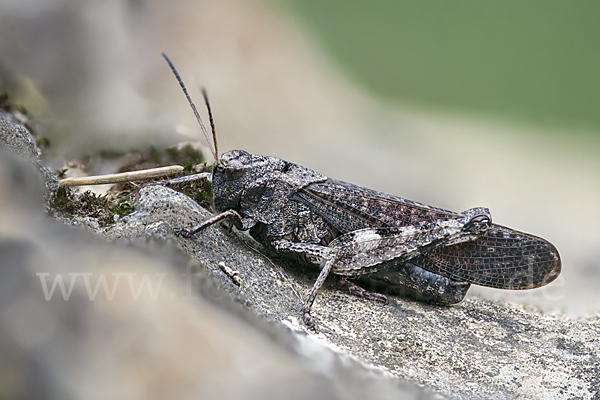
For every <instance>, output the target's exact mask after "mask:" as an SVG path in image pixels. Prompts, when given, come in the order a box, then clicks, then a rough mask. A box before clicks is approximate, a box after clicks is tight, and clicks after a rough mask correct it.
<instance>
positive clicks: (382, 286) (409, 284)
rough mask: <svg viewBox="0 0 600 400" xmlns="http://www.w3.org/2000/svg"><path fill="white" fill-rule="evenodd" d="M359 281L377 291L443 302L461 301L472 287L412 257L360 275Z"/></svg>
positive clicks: (449, 303) (448, 303) (443, 303)
mask: <svg viewBox="0 0 600 400" xmlns="http://www.w3.org/2000/svg"><path fill="white" fill-rule="evenodd" d="M359 282H360V284H361V285H362V286H366V287H368V288H373V289H375V290H377V291H378V292H383V293H385V294H396V295H400V296H404V297H409V298H413V299H415V300H418V301H422V302H424V303H430V304H436V305H441V306H450V305H453V304H457V303H460V302H461V301H462V300H463V299H464V298H465V296H466V294H467V291H468V290H469V288H470V287H471V284H470V283H468V282H460V281H455V280H452V279H449V278H446V277H443V276H441V275H438V274H435V273H433V272H429V271H427V270H424V269H423V268H420V267H418V266H417V265H415V264H413V263H411V262H410V261H409V262H395V263H391V265H390V266H389V267H387V268H386V269H384V270H381V271H377V272H374V273H371V274H369V275H365V276H362V277H360V278H359Z"/></svg>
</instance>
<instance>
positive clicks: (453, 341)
mask: <svg viewBox="0 0 600 400" xmlns="http://www.w3.org/2000/svg"><path fill="white" fill-rule="evenodd" d="M139 196H140V197H139V200H138V202H137V204H136V206H135V207H136V212H135V213H133V214H131V215H129V216H128V217H126V219H125V221H121V222H119V223H117V224H115V225H114V226H113V227H111V228H109V229H108V230H106V231H105V232H104V235H105V236H106V237H107V238H109V239H114V238H116V237H137V236H143V237H162V238H164V237H170V238H172V240H174V241H176V242H177V243H178V245H179V247H180V248H181V249H182V250H183V251H184V252H185V253H187V254H189V255H190V256H191V257H192V258H193V259H195V260H198V261H199V262H200V264H201V265H203V266H204V268H206V269H207V270H209V271H210V274H211V276H213V277H215V278H216V279H219V280H220V281H221V283H222V285H223V287H224V288H225V289H226V290H227V291H228V292H229V293H230V294H231V296H232V297H233V298H234V299H236V300H237V301H238V302H240V303H242V304H245V305H246V307H248V308H250V309H251V310H253V311H254V312H256V313H258V314H259V315H262V316H263V317H264V318H265V319H267V320H269V321H271V322H273V323H275V324H280V325H284V326H287V327H289V328H290V329H292V330H294V331H296V332H305V331H306V330H305V328H304V326H303V325H302V323H301V322H299V319H300V315H301V313H300V308H301V306H302V304H303V300H304V299H306V298H307V296H308V293H309V291H310V288H311V287H312V284H313V282H314V280H315V279H316V276H317V271H315V270H312V269H310V268H307V267H303V266H300V265H298V264H293V263H287V262H285V261H284V260H280V259H278V258H276V257H274V256H273V255H271V257H270V258H267V257H265V256H264V255H263V253H264V249H262V248H261V247H260V245H259V244H257V243H256V242H253V241H251V239H248V238H247V237H246V236H245V235H242V234H239V233H236V232H231V233H227V231H225V230H223V229H222V228H219V227H211V228H209V229H207V230H206V231H204V232H201V233H199V234H197V235H196V236H195V237H193V238H190V239H185V238H181V237H178V236H175V235H173V233H172V229H171V228H172V227H175V226H178V227H191V226H193V225H195V224H197V223H198V222H200V221H202V220H203V219H205V218H207V217H208V216H209V215H210V214H209V213H208V212H207V211H206V210H203V209H201V208H200V207H198V206H197V205H196V204H195V203H194V202H192V201H191V200H190V199H189V198H187V197H186V196H183V195H181V194H179V193H177V192H175V191H172V190H170V189H167V188H163V187H160V186H148V187H145V188H143V189H142V190H141V191H140V194H139ZM219 262H225V263H226V265H227V266H229V267H230V268H231V269H233V270H237V271H239V278H240V280H241V285H240V287H237V286H236V285H235V284H234V283H233V282H232V281H231V279H230V278H229V277H227V276H226V275H225V274H224V273H223V272H222V271H221V270H220V269H219V268H218V263H219ZM331 281H335V279H331ZM332 286H333V287H332ZM312 314H313V317H314V319H315V323H316V325H317V327H318V330H319V333H318V334H317V335H315V336H316V337H317V338H318V339H319V340H321V341H323V342H324V343H327V345H328V346H330V347H331V348H334V349H336V350H338V351H341V352H343V353H346V354H349V355H352V356H353V357H357V358H358V359H359V360H361V361H362V362H364V363H366V364H368V365H372V366H375V367H377V368H378V369H383V370H384V371H387V372H390V373H392V374H393V375H394V376H396V377H398V378H402V379H405V380H410V381H413V382H416V383H418V384H420V385H425V386H427V387H431V388H434V389H435V390H436V391H439V392H440V393H443V394H445V395H448V396H451V397H456V398H465V399H472V398H485V399H487V398H506V399H512V398H528V399H548V398H556V399H559V398H594V396H598V395H600V392H599V390H600V378H599V377H600V359H599V358H600V344H599V343H598V338H599V337H600V318H599V317H593V318H587V319H581V320H577V321H573V320H569V319H567V318H564V317H556V316H549V315H544V314H542V313H540V312H538V311H536V310H535V309H523V308H520V307H515V306H511V305H508V304H505V303H500V302H498V303H495V302H492V301H487V300H482V299H474V298H469V299H466V300H465V301H463V302H462V303H460V304H458V305H457V306H454V307H438V306H431V305H426V304H423V303H419V302H416V301H411V300H408V299H404V298H400V297H390V304H389V305H387V306H384V305H382V304H381V303H379V302H374V301H370V300H366V299H362V298H357V297H355V296H352V295H350V294H348V293H347V290H344V289H343V288H342V287H341V286H339V287H338V286H335V285H326V286H325V287H324V288H323V289H322V291H321V293H320V294H319V296H318V297H317V300H316V302H315V305H314V306H313V311H312ZM309 335H312V334H310V333H309Z"/></svg>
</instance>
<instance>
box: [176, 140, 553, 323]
mask: <svg viewBox="0 0 600 400" xmlns="http://www.w3.org/2000/svg"><path fill="white" fill-rule="evenodd" d="M212 185H213V194H214V197H215V199H214V200H215V207H216V209H217V211H220V212H221V214H219V215H217V216H216V217H214V218H211V219H210V220H208V221H205V222H204V223H203V224H201V225H200V226H198V227H196V228H194V229H192V230H184V229H180V228H178V229H177V232H178V233H181V234H183V235H184V236H190V235H192V234H194V233H196V232H198V231H200V230H202V229H204V228H206V227H208V226H210V225H212V224H214V223H216V222H218V221H220V220H222V219H225V218H227V219H231V221H232V223H233V224H234V225H235V226H236V227H237V228H238V229H240V230H250V234H251V235H252V237H253V238H254V239H255V240H257V241H258V242H260V243H261V244H263V245H264V246H266V247H269V248H271V249H273V250H275V251H276V252H278V253H281V254H283V255H286V256H290V257H294V258H296V259H299V260H301V261H304V262H308V263H312V264H316V265H318V266H320V267H321V274H320V275H319V278H318V279H317V281H316V283H315V285H314V287H313V290H312V292H311V294H310V297H309V299H308V301H307V302H306V304H305V307H304V319H305V322H306V323H307V324H309V325H311V324H312V322H311V319H310V314H309V311H310V308H311V305H312V302H313V301H314V298H315V296H316V294H317V291H318V290H319V288H320V287H321V285H322V284H323V282H324V280H325V278H326V277H327V275H328V274H329V272H332V273H334V274H337V275H344V276H353V277H356V276H365V275H366V276H368V277H369V278H371V279H372V280H373V281H375V282H378V283H386V284H389V285H392V286H393V288H392V289H393V290H391V291H390V292H395V293H402V294H405V295H409V296H411V297H415V298H417V299H420V300H424V301H428V302H432V303H436V304H454V303H457V302H459V301H461V300H462V299H463V298H464V296H465V294H466V292H467V290H468V288H469V285H470V283H475V284H479V285H485V286H491V287H496V288H502V289H528V288H533V287H538V286H541V285H544V284H546V283H549V282H551V281H552V280H554V279H555V278H556V277H557V276H558V274H559V273H560V258H559V256H558V252H557V251H556V249H555V248H554V246H552V244H550V243H549V242H547V241H545V240H544V239H541V238H538V237H535V236H532V235H528V234H524V233H521V232H517V231H514V230H512V229H509V228H506V227H503V226H500V225H495V224H492V223H491V216H490V214H489V212H488V210H487V209H485V208H473V209H470V210H467V211H465V212H462V213H455V212H452V211H447V210H443V209H440V208H436V207H432V206H428V205H426V204H421V203H418V202H414V201H410V200H406V199H403V198H400V197H396V196H392V195H388V194H385V193H380V192H376V191H373V190H370V189H367V188H363V187H360V186H355V185H352V184H349V183H345V182H340V181H336V180H333V179H328V178H327V177H325V176H323V175H321V174H319V173H317V172H315V171H312V170H310V169H308V168H305V167H302V166H299V165H296V164H293V163H290V162H287V161H284V160H281V159H278V158H274V157H268V156H260V155H253V154H249V153H247V152H245V151H242V150H233V151H230V152H228V153H225V154H223V155H222V156H221V157H220V158H219V161H218V163H217V164H216V166H215V169H214V172H213V176H212ZM409 261H410V262H409Z"/></svg>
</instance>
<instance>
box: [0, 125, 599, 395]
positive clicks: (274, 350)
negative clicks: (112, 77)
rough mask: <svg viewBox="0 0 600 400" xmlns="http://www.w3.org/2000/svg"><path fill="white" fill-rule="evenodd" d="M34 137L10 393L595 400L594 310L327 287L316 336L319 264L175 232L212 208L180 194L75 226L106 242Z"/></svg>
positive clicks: (19, 242) (0, 194)
mask: <svg viewBox="0 0 600 400" xmlns="http://www.w3.org/2000/svg"><path fill="white" fill-rule="evenodd" d="M3 126H9V124H6V123H4V125H3ZM10 126H13V125H10ZM5 132H9V133H10V132H17V133H16V134H15V135H17V134H19V135H20V133H19V132H21V131H20V130H17V131H15V130H10V129H7V130H3V135H5V134H6V133H5ZM23 137H25V136H23ZM13 139H14V138H8V140H7V138H5V137H3V138H2V140H3V143H12V142H11V140H13ZM15 143H16V142H15ZM27 143H28V141H27V139H25V140H24V142H23V144H22V145H18V144H17V145H15V146H12V147H10V149H13V151H14V152H16V153H18V154H21V155H25V156H27V159H28V160H29V162H32V163H33V164H34V165H35V166H36V167H35V168H31V167H29V168H28V167H27V166H24V165H23V161H19V160H18V159H16V158H15V157H14V156H7V155H2V156H1V157H0V160H1V162H0V210H1V219H0V238H1V239H0V260H2V268H1V269H0V274H1V276H0V355H1V356H0V376H2V380H0V397H7V398H8V397H11V398H18V397H42V396H43V397H44V398H81V397H86V398H94V397H98V398H106V397H111V398H115V397H122V398H123V397H127V398H142V397H143V398H152V397H156V398H166V397H179V398H188V397H190V398H191V397H194V398H196V397H201V398H217V397H218V398H225V399H226V398H239V397H242V396H243V397H244V398H255V397H256V398H258V397H261V398H264V397H267V398H280V397H286V398H299V399H300V398H302V399H304V398H315V397H316V398H350V399H359V398H360V399H362V398H367V397H368V398H419V399H424V398H440V397H442V398H443V397H449V398H459V399H472V398H482V399H487V398H495V399H503V398H505V399H513V398H523V399H525V398H526V399H562V398H589V399H591V398H598V396H600V392H599V391H600V380H599V378H598V377H599V376H600V366H599V365H600V362H599V360H598V358H599V354H600V344H599V343H598V338H599V337H600V318H599V317H597V316H596V317H592V318H587V319H579V320H570V319H567V318H565V317H562V316H552V315H544V314H542V313H540V312H538V311H536V310H534V309H523V308H520V307H515V306H511V305H508V304H504V303H499V302H492V301H485V300H480V299H467V300H465V301H463V302H462V303H460V304H458V305H456V306H454V307H436V306H429V305H425V304H422V303H419V302H415V301H411V300H407V299H404V298H400V297H391V298H390V304H389V305H387V306H384V305H382V304H381V303H378V302H373V301H370V300H366V299H362V298H357V297H354V296H352V295H350V294H348V293H347V290H345V289H343V288H342V287H341V286H338V285H337V284H336V283H335V282H336V279H330V280H329V281H328V283H327V284H326V285H325V286H324V288H323V289H322V290H321V293H320V294H319V296H318V297H317V300H316V302H315V305H314V307H313V316H314V318H315V322H316V325H317V328H318V333H317V334H314V333H310V332H307V331H306V329H305V328H304V326H303V325H302V323H301V322H299V317H300V308H301V306H302V303H303V300H304V299H305V298H306V296H307V294H308V292H309V290H310V288H311V286H312V283H313V281H314V279H315V278H316V276H317V272H318V271H316V270H315V269H311V268H309V267H305V266H301V265H298V264H295V263H289V262H286V261H285V260H281V259H279V258H278V257H277V256H276V255H273V254H267V253H266V251H265V250H264V249H263V248H261V247H260V246H259V245H258V244H257V243H256V242H254V241H253V240H251V239H250V238H248V237H247V236H246V235H245V234H242V233H239V232H236V231H235V230H234V231H232V232H227V230H225V229H223V228H221V227H218V226H214V227H211V228H209V229H207V230H205V231H203V232H202V233H200V234H198V235H196V236H194V237H193V238H190V239H184V238H181V237H178V236H175V235H173V233H172V232H173V231H172V228H173V227H175V226H181V227H189V226H193V225H194V224H197V223H198V222H200V221H202V220H203V219H205V218H207V217H208V216H209V215H210V214H209V213H208V212H207V211H206V210H204V209H202V208H200V207H199V206H198V205H197V204H196V203H194V202H193V201H192V200H191V199H189V198H188V197H186V196H184V195H182V194H180V193H177V192H175V191H173V190H170V189H167V188H164V187H161V186H146V187H144V188H142V189H141V190H140V192H139V197H138V200H137V202H136V204H135V212H134V213H132V214H130V215H128V216H125V217H123V218H121V219H119V220H118V221H117V222H116V223H115V224H113V225H111V226H109V227H108V228H105V229H101V228H99V227H98V225H97V224H93V223H90V222H89V221H87V220H83V219H81V220H79V219H75V220H71V222H70V223H71V224H73V225H84V226H86V227H87V229H88V230H91V231H94V232H96V233H97V234H96V235H94V234H91V233H86V232H84V231H83V229H81V228H77V227H76V228H73V227H64V226H62V225H61V224H55V225H54V226H48V223H47V221H44V220H43V219H42V218H41V214H42V213H41V210H42V208H41V207H40V203H41V201H40V198H41V195H40V192H41V190H40V189H39V187H37V186H36V185H35V184H31V183H30V182H35V181H36V180H38V179H39V177H42V179H47V180H46V183H45V186H46V187H48V186H49V184H48V182H51V181H52V179H51V178H49V177H47V175H46V174H44V173H43V172H42V173H41V172H40V168H39V167H37V164H36V162H35V160H36V159H35V157H29V156H28V154H29V155H31V154H34V153H35V152H33V153H32V152H31V151H30V150H28V151H26V152H24V153H21V152H20V150H19V149H21V148H22V147H23V148H26V149H27V148H30V147H29V145H28V144H27ZM5 148H6V146H5ZM14 149H16V150H14ZM44 177H46V178H44ZM99 235H102V236H103V237H104V238H105V239H108V240H109V241H110V243H106V242H105V240H103V239H101V238H99V237H98V236H99ZM181 251H182V252H183V253H185V254H186V255H187V256H189V257H190V259H191V260H192V261H191V262H187V261H185V260H182V258H181V257H182V256H181ZM267 256H268V257H267ZM221 262H224V263H225V265H226V266H227V267H229V268H230V269H232V270H234V271H238V274H239V275H238V277H239V280H240V285H239V286H238V285H236V284H235V283H234V282H233V281H232V280H231V278H230V277H228V276H227V275H226V274H225V273H223V271H222V270H221V269H220V268H219V266H218V264H219V263H221ZM59 277H60V278H62V279H63V282H64V284H65V285H64V290H65V291H68V290H70V288H71V287H72V292H71V294H70V296H69V300H64V299H63V291H62V289H61V287H60V286H55V287H54V292H53V294H52V295H51V296H50V297H49V299H48V300H47V299H46V297H48V295H49V292H48V291H49V290H51V288H52V282H57V281H56V279H59ZM104 278H106V282H107V286H106V287H107V288H109V289H110V288H115V291H114V293H112V292H111V291H110V290H109V291H108V292H106V291H105V290H104V286H102V285H101V282H102V279H104ZM59 280H60V279H59ZM44 282H45V283H46V286H44ZM117 283H118V284H117ZM71 284H72V286H71ZM144 285H145V286H144ZM44 287H45V289H44ZM95 288H98V292H97V293H95V292H94V290H95ZM140 288H142V289H140ZM94 293H95V294H94ZM94 296H95V297H94ZM91 297H94V299H93V301H90V298H91ZM423 386H424V387H426V388H427V389H422V387H423ZM420 387H421V388H420Z"/></svg>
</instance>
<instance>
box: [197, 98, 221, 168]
mask: <svg viewBox="0 0 600 400" xmlns="http://www.w3.org/2000/svg"><path fill="white" fill-rule="evenodd" d="M201 90H202V97H204V102H205V103H206V108H207V109H208V119H209V120H210V128H211V129H212V134H213V141H214V144H215V154H214V155H215V158H216V159H217V164H218V163H219V150H217V130H216V129H215V122H214V121H213V115H212V111H211V110H210V103H209V102H208V95H207V94H206V90H205V89H204V88H201Z"/></svg>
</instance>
